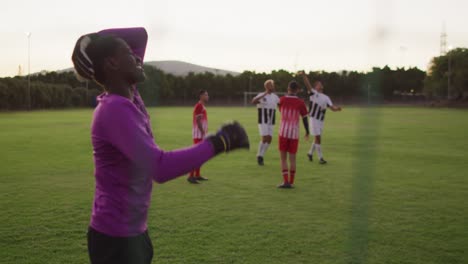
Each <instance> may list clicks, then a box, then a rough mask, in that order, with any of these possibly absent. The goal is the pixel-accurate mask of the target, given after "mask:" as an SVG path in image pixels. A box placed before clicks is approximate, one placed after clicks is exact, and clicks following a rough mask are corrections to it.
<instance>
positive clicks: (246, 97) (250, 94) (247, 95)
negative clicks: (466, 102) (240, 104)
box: [244, 91, 287, 107]
mask: <svg viewBox="0 0 468 264" xmlns="http://www.w3.org/2000/svg"><path fill="white" fill-rule="evenodd" d="M259 93H261V92H247V91H245V92H244V107H247V106H249V105H251V103H250V101H251V100H252V98H254V97H255V96H256V95H257V94H259ZM275 94H277V95H278V96H279V97H281V96H282V95H286V94H287V93H285V92H275Z"/></svg>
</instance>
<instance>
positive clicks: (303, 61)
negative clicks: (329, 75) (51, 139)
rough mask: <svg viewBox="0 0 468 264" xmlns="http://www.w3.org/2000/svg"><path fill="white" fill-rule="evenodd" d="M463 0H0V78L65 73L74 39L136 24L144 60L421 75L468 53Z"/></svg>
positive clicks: (260, 69) (265, 69) (266, 69)
mask: <svg viewBox="0 0 468 264" xmlns="http://www.w3.org/2000/svg"><path fill="white" fill-rule="evenodd" d="M466 10H468V1H466V0H445V1H442V0H406V1H405V0H353V1H349V0H327V1H315V0H287V1H286V0H281V1H280V0H235V1H234V0H231V1H225V0H197V1H193V0H153V1H151V0H132V1H121V0H80V1H70V0H60V1H58V0H41V1H33V0H2V3H1V9H0V38H1V43H2V48H1V49H0V58H1V59H0V77H5V76H14V75H17V74H18V68H19V66H21V67H22V72H23V74H27V73H28V37H27V35H26V32H31V36H30V38H29V41H30V72H31V73H34V72H38V71H42V70H47V71H54V70H60V69H64V68H69V67H71V66H72V64H71V60H70V57H71V52H72V49H73V47H74V44H75V42H76V40H77V39H78V37H79V36H81V35H83V34H86V33H90V32H96V31H99V30H102V29H105V28H115V27H135V26H143V27H145V28H146V29H147V31H148V34H149V41H148V47H147V51H146V57H145V60H146V61H151V60H180V61H186V62H190V63H195V64H199V65H203V66H208V67H214V68H218V69H225V70H232V71H238V72H242V71H244V70H250V71H256V72H270V71H272V70H279V69H285V70H289V71H296V70H302V69H304V70H308V71H309V70H314V71H318V70H326V71H341V70H357V71H368V70H370V69H371V68H372V67H374V66H376V67H383V66H385V65H389V66H390V67H391V68H395V67H418V68H420V69H422V70H426V69H427V66H428V64H429V62H430V60H431V58H433V57H434V56H438V55H439V54H440V34H441V32H442V30H443V28H444V25H445V30H446V32H447V35H448V37H447V42H448V45H450V46H453V47H468V34H467V33H468V27H467V25H468V16H467V15H466Z"/></svg>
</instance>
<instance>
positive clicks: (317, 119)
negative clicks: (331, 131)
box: [298, 71, 341, 164]
mask: <svg viewBox="0 0 468 264" xmlns="http://www.w3.org/2000/svg"><path fill="white" fill-rule="evenodd" d="M298 74H299V75H302V78H303V79H304V83H305V85H306V87H307V91H308V92H309V116H310V124H311V126H312V134H313V135H314V137H315V139H314V142H313V143H312V146H311V147H310V150H309V152H308V153H307V156H308V157H309V160H310V161H312V160H313V158H312V157H313V154H314V151H315V150H317V154H318V155H319V158H320V161H319V163H320V164H326V163H327V162H326V161H325V160H324V159H323V154H322V147H321V141H322V139H321V135H322V132H323V122H324V119H325V113H326V111H327V108H330V109H331V110H332V111H333V112H336V111H341V107H339V106H335V105H333V103H332V101H331V100H330V97H328V96H327V95H325V94H324V93H323V85H322V82H320V81H315V82H314V86H312V85H311V84H310V81H309V78H307V75H306V74H305V73H304V72H303V71H301V72H299V73H298Z"/></svg>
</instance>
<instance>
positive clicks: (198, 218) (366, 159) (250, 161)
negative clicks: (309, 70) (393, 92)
mask: <svg viewBox="0 0 468 264" xmlns="http://www.w3.org/2000/svg"><path fill="white" fill-rule="evenodd" d="M149 112H150V114H151V116H152V124H153V129H154V132H155V137H156V141H157V143H158V144H159V145H160V146H161V147H162V148H164V149H173V148H178V147H183V146H186V145H189V144H191V112H192V109H191V108H151V109H149ZM255 113H256V111H255V109H253V108H215V107H208V115H209V120H210V129H211V131H213V130H214V129H215V128H216V127H217V126H218V125H219V124H220V123H221V122H222V121H223V120H227V119H237V120H239V121H240V122H241V123H243V124H244V125H245V126H246V128H247V130H248V132H249V135H250V139H251V143H252V148H251V150H250V151H249V152H247V151H240V152H237V153H234V154H229V155H222V156H220V157H217V158H215V159H214V160H212V161H210V162H209V163H208V164H206V165H205V166H204V167H203V168H202V173H203V175H205V176H206V177H208V178H210V180H209V181H208V182H205V183H203V184H200V185H198V186H194V185H189V184H188V183H187V182H186V181H185V177H183V178H180V179H176V180H174V181H172V182H168V183H166V184H163V185H155V188H154V191H153V200H152V205H151V209H150V213H149V230H150V235H151V237H152V239H153V244H154V246H155V258H154V263H278V264H279V263H468V204H467V203H468V202H467V201H468V139H467V137H466V136H467V131H468V111H464V110H446V109H424V108H371V109H362V108H352V107H351V108H345V110H344V111H343V112H341V113H329V114H327V120H326V126H325V136H324V139H323V141H324V142H323V150H324V154H325V157H326V159H327V160H328V161H329V164H327V165H325V166H320V165H318V164H317V162H313V163H310V162H308V161H307V160H306V156H305V152H306V151H307V148H308V147H309V143H306V142H305V141H304V140H302V141H301V144H300V149H299V153H298V154H299V161H298V168H297V180H296V185H297V187H296V189H293V190H279V189H277V188H276V185H277V184H278V183H280V181H281V175H280V168H279V154H278V152H277V140H276V136H275V140H274V143H273V145H272V146H271V147H270V149H269V151H268V153H267V155H266V158H265V162H266V166H265V167H259V166H257V165H256V160H255V154H256V147H257V143H258V141H259V136H258V134H257V126H256V123H255V122H256V116H255ZM91 114H92V111H91V110H70V111H39V112H31V113H25V112H20V113H0V128H1V129H0V166H1V170H0V209H1V214H0V223H1V224H0V234H1V235H0V263H86V262H87V250H86V239H85V237H86V229H87V225H88V221H89V216H90V210H91V204H92V198H93V192H94V190H93V188H94V179H93V163H92V150H91V144H90V137H89V135H90V131H89V128H90V122H91Z"/></svg>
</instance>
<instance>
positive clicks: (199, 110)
mask: <svg viewBox="0 0 468 264" xmlns="http://www.w3.org/2000/svg"><path fill="white" fill-rule="evenodd" d="M199 116H201V123H202V127H203V131H204V134H202V133H201V132H200V129H199V128H198V123H197V117H199ZM207 133H208V115H207V113H206V108H205V106H204V105H203V104H202V103H200V102H198V103H197V104H196V105H195V108H194V109H193V125H192V138H194V139H202V138H203V137H204V136H205V135H206V134H207Z"/></svg>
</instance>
